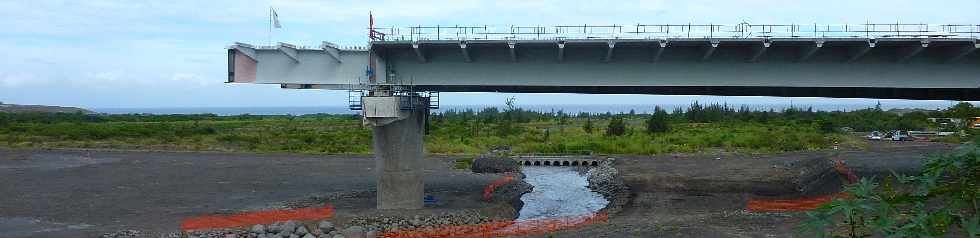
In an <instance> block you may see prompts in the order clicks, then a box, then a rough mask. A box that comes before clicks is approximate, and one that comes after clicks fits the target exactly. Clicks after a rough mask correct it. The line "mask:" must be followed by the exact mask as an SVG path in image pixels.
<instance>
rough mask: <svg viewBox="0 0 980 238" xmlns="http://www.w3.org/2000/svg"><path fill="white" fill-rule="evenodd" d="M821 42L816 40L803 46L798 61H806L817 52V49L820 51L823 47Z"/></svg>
mask: <svg viewBox="0 0 980 238" xmlns="http://www.w3.org/2000/svg"><path fill="white" fill-rule="evenodd" d="M823 43H824V42H823V41H817V42H815V44H813V45H808V46H804V47H803V49H802V51H801V52H800V59H799V60H798V61H799V62H806V61H807V60H810V58H812V57H813V55H816V54H817V51H820V48H823Z"/></svg>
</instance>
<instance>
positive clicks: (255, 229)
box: [249, 224, 265, 234]
mask: <svg viewBox="0 0 980 238" xmlns="http://www.w3.org/2000/svg"><path fill="white" fill-rule="evenodd" d="M249 231H251V232H254V233H255V234H263V233H265V226H263V225H262V224H258V225H254V226H252V229H249Z"/></svg>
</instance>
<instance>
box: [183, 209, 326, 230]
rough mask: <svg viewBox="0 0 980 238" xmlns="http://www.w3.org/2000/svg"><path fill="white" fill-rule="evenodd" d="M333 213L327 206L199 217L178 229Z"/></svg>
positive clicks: (317, 216)
mask: <svg viewBox="0 0 980 238" xmlns="http://www.w3.org/2000/svg"><path fill="white" fill-rule="evenodd" d="M333 213H334V209H333V207H332V206H329V205H328V206H324V207H317V208H298V209H291V210H268V211H257V212H245V213H239V214H235V215H215V216H199V217H192V218H188V219H184V221H183V222H181V223H180V229H181V230H183V231H191V230H203V229H217V228H231V227H242V226H250V225H256V224H269V223H274V222H282V221H289V220H319V219H326V218H330V217H331V216H333Z"/></svg>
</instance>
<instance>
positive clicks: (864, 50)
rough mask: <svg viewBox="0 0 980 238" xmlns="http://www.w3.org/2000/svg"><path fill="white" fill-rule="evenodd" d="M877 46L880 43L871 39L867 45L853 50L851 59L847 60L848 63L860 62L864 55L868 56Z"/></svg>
mask: <svg viewBox="0 0 980 238" xmlns="http://www.w3.org/2000/svg"><path fill="white" fill-rule="evenodd" d="M877 44H878V41H876V40H874V39H871V40H868V44H867V45H860V46H857V47H855V48H852V49H851V57H850V58H848V59H847V62H848V63H851V62H854V61H858V60H860V59H861V57H864V55H866V54H868V52H871V49H874V48H875V46H876V45H877Z"/></svg>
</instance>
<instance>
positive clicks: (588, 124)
mask: <svg viewBox="0 0 980 238" xmlns="http://www.w3.org/2000/svg"><path fill="white" fill-rule="evenodd" d="M582 129H583V130H585V133H588V134H592V118H591V117H586V118H585V126H582Z"/></svg>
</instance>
